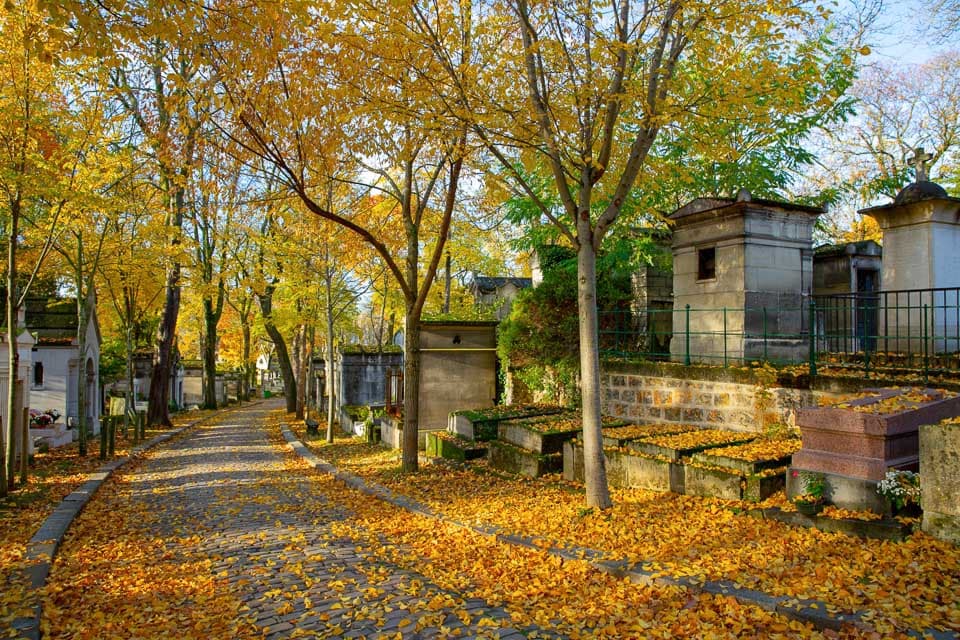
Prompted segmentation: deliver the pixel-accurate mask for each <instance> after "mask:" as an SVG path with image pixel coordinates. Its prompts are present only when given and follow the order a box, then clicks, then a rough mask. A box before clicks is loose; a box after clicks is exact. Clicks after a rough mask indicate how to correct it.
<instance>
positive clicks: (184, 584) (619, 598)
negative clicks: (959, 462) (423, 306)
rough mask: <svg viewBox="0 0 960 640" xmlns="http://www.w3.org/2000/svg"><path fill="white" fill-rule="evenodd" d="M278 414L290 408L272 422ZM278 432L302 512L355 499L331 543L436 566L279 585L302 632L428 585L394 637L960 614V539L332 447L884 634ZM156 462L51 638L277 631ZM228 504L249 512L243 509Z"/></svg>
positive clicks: (58, 573) (745, 626) (274, 477)
mask: <svg viewBox="0 0 960 640" xmlns="http://www.w3.org/2000/svg"><path fill="white" fill-rule="evenodd" d="M281 419H282V414H279V412H278V413H277V414H276V415H275V416H273V419H272V420H271V422H274V423H276V422H278V421H279V420H281ZM271 437H272V440H273V442H272V447H273V449H274V450H275V451H276V452H278V453H282V454H283V458H282V460H283V469H284V473H283V475H278V474H271V475H270V476H269V477H264V478H262V479H258V480H257V486H258V487H263V488H267V487H270V486H271V485H276V484H277V483H281V484H282V483H284V479H283V478H284V476H286V477H292V476H290V475H288V474H295V475H296V477H311V478H312V479H313V482H312V483H310V484H309V487H310V489H309V491H310V494H309V495H303V496H297V497H298V498H300V501H299V505H302V506H299V507H297V508H303V509H308V508H310V505H311V504H314V503H316V502H317V501H320V502H321V503H324V504H329V505H343V506H344V510H345V512H346V513H347V514H348V515H347V517H344V518H342V519H338V520H335V521H334V523H333V525H332V526H330V527H329V530H328V532H327V533H324V535H326V536H329V537H330V542H331V544H332V543H333V541H334V540H343V539H345V538H348V539H350V540H353V541H354V543H355V544H356V551H357V553H359V554H362V555H363V556H364V557H366V558H369V561H370V565H369V566H370V572H371V574H376V573H377V572H378V571H380V570H381V569H378V567H384V566H395V567H400V568H404V569H406V570H409V571H413V572H416V573H417V574H419V575H422V576H423V577H424V578H425V581H424V582H423V583H422V584H421V583H419V582H418V581H416V580H414V581H410V582H408V583H404V584H403V585H400V586H397V585H392V586H388V585H386V584H384V586H380V587H367V591H369V593H367V591H363V592H361V595H359V596H358V595H357V591H356V590H355V589H354V590H351V588H350V587H351V585H350V584H348V583H349V579H348V578H345V579H337V578H336V577H335V576H334V577H333V579H328V580H327V581H326V583H325V584H323V585H321V586H322V587H324V588H325V589H326V591H327V592H329V597H327V598H325V599H324V600H325V602H324V603H320V604H317V603H316V602H315V601H311V600H310V598H309V597H306V596H305V595H304V593H303V592H301V591H299V590H297V589H291V590H289V591H283V590H281V589H276V590H273V591H270V592H267V593H266V594H265V596H266V597H268V598H271V599H272V600H271V601H272V602H273V603H274V604H275V607H276V613H277V615H281V614H286V615H287V617H288V618H289V617H290V616H298V615H302V616H315V617H316V619H319V620H320V621H324V620H329V623H327V625H328V626H327V627H326V628H323V627H322V626H321V628H320V629H319V630H317V631H306V630H304V629H297V628H294V629H292V630H291V631H290V635H289V637H342V636H343V635H344V633H345V632H347V631H349V627H350V624H349V620H360V619H364V618H366V619H377V617H378V616H380V617H382V616H384V615H390V611H389V608H390V607H387V608H386V609H384V607H383V606H382V603H383V600H382V596H383V594H382V592H383V591H384V590H385V589H390V588H392V589H394V590H400V592H401V594H406V593H409V594H415V598H414V600H413V601H410V600H409V599H408V600H402V601H400V602H398V603H397V604H396V605H394V606H395V607H396V609H398V610H400V611H403V615H404V616H405V618H404V620H403V621H402V622H404V623H409V625H410V626H409V627H408V628H405V630H404V633H403V634H394V635H392V636H388V637H401V636H403V637H409V636H410V635H412V634H413V633H414V632H415V631H418V630H419V629H421V628H422V627H424V626H425V625H428V624H430V622H431V620H432V619H433V617H435V618H436V619H437V620H439V619H443V618H444V616H446V615H448V614H452V615H454V616H456V617H457V618H459V619H460V620H461V621H463V622H464V624H472V625H473V627H472V628H471V630H470V632H469V633H468V634H465V633H462V630H461V629H458V628H446V627H443V626H441V627H440V628H439V632H438V635H437V637H456V636H469V637H496V631H498V629H499V627H501V626H511V627H516V628H519V629H525V633H526V635H527V637H543V636H544V635H547V636H552V637H556V636H557V635H559V636H560V637H570V638H595V637H610V638H614V637H618V638H628V637H649V638H670V637H700V638H737V637H756V638H787V637H829V638H838V637H844V638H847V637H850V638H853V637H869V638H881V637H883V638H886V637H897V636H899V635H900V634H899V633H898V632H899V631H901V630H902V629H905V628H907V627H915V628H916V627H919V628H923V627H925V626H931V625H938V626H942V627H944V628H954V627H953V624H954V623H955V617H954V616H955V614H956V611H955V608H956V604H955V603H956V602H957V597H956V596H957V579H958V571H957V552H956V550H955V549H952V548H949V547H947V546H945V545H942V544H940V543H937V542H936V541H934V540H932V539H930V538H928V537H926V536H923V535H915V536H914V537H913V538H912V539H911V540H910V541H908V542H906V543H900V544H894V543H879V542H864V541H860V540H856V539H851V538H846V537H844V536H841V535H839V534H823V533H820V532H817V531H808V530H798V529H793V528H790V527H787V526H785V525H780V524H777V523H770V522H759V521H754V520H753V519H751V518H746V517H742V516H738V515H736V513H735V512H734V510H733V509H731V508H730V507H732V506H735V505H734V504H732V503H724V502H721V501H715V500H705V499H699V498H691V497H687V496H677V495H671V494H655V493H650V492H643V491H624V492H618V493H617V494H616V495H615V499H616V506H615V507H614V508H613V509H611V510H610V511H607V512H603V513H594V512H589V511H586V510H584V509H583V499H582V493H581V491H580V489H579V488H578V487H576V486H574V485H568V484H565V483H562V482H559V481H558V479H557V478H548V479H541V480H528V479H507V478H503V477H500V476H498V475H495V474H493V473H490V472H488V470H486V469H485V468H483V466H482V465H481V466H479V467H477V468H463V467H460V468H458V467H446V466H440V465H436V466H432V465H428V466H426V467H425V468H424V470H423V471H422V472H421V473H420V474H417V475H415V476H406V475H402V474H400V473H399V472H398V462H397V459H396V452H389V451H386V450H384V449H382V448H380V447H377V446H370V445H366V444H363V443H360V442H358V441H356V440H347V439H339V440H338V441H337V442H336V443H335V444H333V445H330V446H318V447H317V448H318V449H319V450H320V453H321V454H322V456H323V457H324V458H327V459H329V460H332V461H335V462H336V463H337V464H338V465H339V466H341V467H343V468H348V469H350V470H352V471H354V472H358V473H361V474H362V475H366V476H367V477H369V478H370V479H372V480H375V481H377V482H380V483H382V484H385V485H389V486H390V487H391V488H392V489H394V490H395V491H398V492H401V493H405V494H407V495H411V496H413V497H415V498H417V499H419V500H422V501H424V502H426V503H429V504H430V506H431V507H432V508H434V509H435V510H437V511H439V512H443V513H445V514H447V515H450V516H452V517H455V518H456V519H457V520H459V521H461V522H468V523H470V524H484V523H490V524H496V525H498V526H501V527H503V528H504V529H506V530H509V531H514V532H517V533H522V534H526V535H539V536H543V537H544V538H545V539H546V540H549V541H551V542H552V543H561V544H570V545H574V544H575V545H580V546H586V547H593V548H597V549H601V550H603V551H605V552H607V553H608V554H609V555H610V556H611V557H620V558H624V559H628V560H650V561H652V562H654V563H655V564H651V565H649V568H654V569H662V570H664V571H665V572H668V573H672V574H674V575H692V576H704V577H706V578H730V579H734V580H736V581H737V582H739V583H740V584H741V585H743V586H745V587H751V588H758V589H763V590H765V591H768V592H770V593H775V594H781V595H789V596H792V597H796V598H803V597H819V598H822V599H824V600H827V601H828V602H830V603H832V604H835V605H837V606H839V607H855V608H861V609H864V608H867V609H872V610H873V611H874V612H875V613H874V614H873V615H872V616H871V620H870V623H871V624H872V625H873V627H874V628H875V629H876V630H875V631H866V632H864V631H860V630H857V629H853V628H845V629H844V630H843V631H841V632H834V631H832V630H827V631H824V632H818V631H816V630H814V629H813V628H812V627H810V626H809V625H805V624H802V623H799V622H796V621H792V620H789V619H787V618H784V617H782V616H779V615H776V614H772V613H770V612H767V611H764V610H762V609H760V608H758V607H754V606H748V605H743V604H741V603H738V602H737V601H735V600H734V599H733V598H728V597H724V596H714V595H707V594H704V595H696V594H693V593H692V592H690V591H689V590H687V589H684V588H680V587H668V586H655V587H648V586H642V585H634V584H632V583H630V582H629V581H626V580H620V579H616V578H614V577H612V576H610V575H607V574H603V573H601V572H599V571H596V570H594V569H593V568H591V567H590V566H589V565H588V564H587V563H586V562H582V561H576V560H573V561H571V560H567V561H561V560H560V559H559V558H556V557H554V556H551V555H549V554H547V553H546V552H545V551H542V550H538V549H530V548H525V547H516V546H513V545H507V544H503V543H500V542H497V541H496V539H494V538H492V537H489V536H483V535H481V534H478V533H475V532H473V531H470V530H467V529H464V528H461V527H457V526H455V525H453V524H449V523H446V522H442V521H438V520H436V519H434V518H429V517H425V516H422V515H419V514H416V513H411V512H409V511H406V510H403V509H399V508H397V507H394V506H392V505H390V504H387V503H384V502H382V501H380V500H378V499H375V498H372V497H369V496H366V495H364V494H361V493H359V492H356V491H354V490H352V489H349V488H347V487H346V486H345V485H343V484H341V483H340V482H338V481H335V480H334V479H332V478H331V477H329V476H327V475H325V474H323V473H320V472H317V471H314V470H312V469H310V468H309V467H307V466H306V464H305V463H303V462H302V461H300V460H299V459H297V458H296V457H294V456H293V455H292V454H291V453H289V452H288V451H287V450H286V448H285V446H284V445H283V443H282V442H281V441H280V439H279V437H278V429H277V428H276V426H275V425H274V427H273V429H272V433H271ZM150 455H153V454H150ZM142 464H143V463H139V464H138V465H137V466H132V467H130V468H127V469H125V470H124V471H123V472H122V473H120V474H118V476H116V477H115V478H114V479H112V480H111V481H110V482H108V483H107V484H106V485H105V486H104V487H103V488H102V489H101V491H103V492H104V493H103V494H102V495H101V494H98V495H97V496H96V497H95V499H94V500H92V501H91V503H90V504H89V505H88V506H87V508H86V509H85V511H84V513H83V514H82V515H81V517H80V519H79V520H78V522H77V523H75V524H74V526H73V527H72V528H71V530H70V532H69V534H68V541H67V543H66V544H65V546H64V549H63V550H62V552H61V555H60V556H58V560H57V563H56V566H55V568H54V573H53V574H52V576H51V583H50V585H49V587H48V589H47V594H46V598H45V602H44V607H45V618H44V632H45V635H46V636H47V637H57V638H92V637H106V636H111V637H113V636H116V637H137V638H166V637H180V638H191V637H205V638H253V637H262V634H263V630H262V629H261V628H259V627H257V626H255V625H254V624H253V623H252V617H251V612H250V611H249V610H248V609H247V608H246V606H245V605H244V604H243V603H242V600H241V595H240V593H239V591H238V590H239V589H240V588H241V586H240V585H238V584H237V583H236V582H231V581H229V580H228V579H227V578H226V575H225V572H223V571H221V570H219V569H218V567H219V566H220V565H219V564H218V563H222V562H224V561H229V560H232V559H231V558H222V557H212V556H211V555H210V553H209V552H208V551H204V540H203V533H202V527H199V529H200V533H198V526H197V523H196V522H193V521H190V520H185V521H184V522H183V526H181V527H178V528H176V529H175V531H174V532H173V533H172V534H171V535H170V536H168V537H167V538H160V537H156V536H151V535H150V534H149V531H150V530H151V529H150V527H149V526H148V525H149V523H151V522H152V521H153V520H154V519H155V518H156V517H157V514H156V513H153V512H151V511H149V510H146V509H144V508H143V506H142V503H138V502H137V501H135V500H132V499H131V496H132V495H133V493H134V492H135V491H136V485H137V477H136V474H137V470H138V469H137V468H138V467H139V466H140V465H142ZM284 486H286V485H284ZM265 500H266V497H265ZM265 503H266V502H265ZM138 504H139V505H140V506H137V505H138ZM165 508H166V507H165ZM171 508H174V506H171ZM231 508H233V509H235V510H236V512H238V513H239V512H240V511H241V510H243V509H244V508H245V506H244V505H243V504H236V505H231ZM285 508H287V507H285ZM338 508H339V507H338ZM278 524H279V521H278ZM304 533H311V532H309V531H307V532H304V531H296V530H287V531H283V530H280V529H277V528H269V527H266V528H263V529H261V530H260V531H251V532H250V533H249V535H250V536H254V537H255V538H256V537H261V538H262V537H263V536H267V535H271V536H276V537H277V540H275V542H276V543H277V544H278V545H280V546H281V547H282V548H284V549H296V548H298V547H300V546H302V544H303V542H302V540H303V535H304ZM301 569H302V567H300V568H299V569H298V567H293V566H290V565H286V566H285V565H283V564H282V563H280V564H279V565H276V566H274V563H273V562H272V561H271V560H269V559H268V560H267V561H266V562H265V564H264V565H263V566H261V567H258V571H261V572H264V573H266V574H268V575H272V574H274V573H276V572H294V573H296V572H297V570H301ZM451 593H452V594H454V595H451ZM461 596H462V597H461ZM398 597H399V595H398ZM378 598H379V600H378ZM465 598H481V599H483V600H484V601H485V602H486V603H487V604H488V605H490V606H493V607H502V608H503V609H504V610H505V611H506V612H507V613H508V614H509V618H508V619H503V620H501V619H498V618H496V617H484V616H480V617H478V616H477V615H475V614H474V613H472V611H471V610H468V608H467V607H466V606H465ZM331 601H332V604H331ZM411 602H412V603H411ZM378 607H379V608H378ZM301 611H302V614H301V613H300V612H301ZM338 612H339V616H338V615H335V614H338ZM343 615H346V616H347V618H346V619H347V620H348V622H347V623H346V624H345V623H344V618H343ZM296 619H297V618H296V617H294V618H292V619H291V621H292V622H294V623H295V622H296ZM401 626H403V625H401ZM487 628H489V634H487V633H486V631H485V630H486V629H487ZM408 629H409V631H408ZM536 629H544V630H549V632H548V633H546V634H543V633H541V632H539V631H537V630H536ZM105 634H106V635H105Z"/></svg>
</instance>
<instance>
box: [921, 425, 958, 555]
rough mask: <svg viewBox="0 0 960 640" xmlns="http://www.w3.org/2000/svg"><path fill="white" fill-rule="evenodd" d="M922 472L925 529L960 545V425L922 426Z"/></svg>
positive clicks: (933, 534)
mask: <svg viewBox="0 0 960 640" xmlns="http://www.w3.org/2000/svg"><path fill="white" fill-rule="evenodd" d="M920 473H921V483H920V487H921V492H922V498H921V502H922V504H923V525H922V526H923V530H924V531H925V532H927V533H929V534H930V535H932V536H936V537H937V538H941V539H943V540H949V541H950V542H953V543H955V544H960V492H958V491H957V481H958V478H960V424H957V423H956V421H944V422H940V423H938V424H925V425H923V426H922V427H920Z"/></svg>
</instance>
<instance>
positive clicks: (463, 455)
mask: <svg viewBox="0 0 960 640" xmlns="http://www.w3.org/2000/svg"><path fill="white" fill-rule="evenodd" d="M426 453H427V455H428V456H432V457H435V458H444V459H446V460H457V461H459V462H465V461H467V460H474V459H476V458H482V457H483V456H485V455H486V453H487V448H486V447H484V446H481V445H478V444H476V443H474V442H470V441H468V440H464V439H461V438H458V437H453V436H451V435H450V434H448V433H446V432H443V431H433V432H430V433H427V448H426Z"/></svg>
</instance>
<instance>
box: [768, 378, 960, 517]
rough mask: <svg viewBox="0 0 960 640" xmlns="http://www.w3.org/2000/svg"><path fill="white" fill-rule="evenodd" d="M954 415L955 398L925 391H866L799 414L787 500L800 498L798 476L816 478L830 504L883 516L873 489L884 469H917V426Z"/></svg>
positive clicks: (958, 398)
mask: <svg viewBox="0 0 960 640" xmlns="http://www.w3.org/2000/svg"><path fill="white" fill-rule="evenodd" d="M957 415H960V395H957V394H955V393H948V392H944V391H940V390H931V389H924V390H918V389H872V390H868V391H867V392H864V393H863V394H862V397H858V398H856V399H853V400H849V401H846V402H840V403H839V404H838V405H834V406H825V407H812V408H806V409H802V410H801V411H800V413H799V414H798V415H797V426H799V427H800V433H801V437H802V440H803V447H802V448H801V449H800V451H798V452H797V453H795V454H794V455H793V464H792V467H791V472H790V474H789V476H788V478H787V495H788V496H790V497H793V496H796V495H798V494H801V493H803V489H804V488H803V486H801V485H802V482H801V480H802V474H803V473H804V472H807V473H819V474H823V475H824V476H825V478H826V481H827V487H828V489H827V496H826V497H827V499H828V500H829V501H830V502H832V503H833V504H835V505H837V506H838V507H842V508H844V509H854V510H861V509H871V510H872V511H874V512H876V513H884V512H885V511H886V510H887V504H886V501H885V499H884V498H882V497H880V496H879V495H878V494H877V483H878V482H880V481H881V480H883V478H884V476H885V475H886V473H887V471H888V470H889V469H906V470H910V471H916V470H917V469H918V468H919V464H920V450H919V448H920V435H919V433H920V432H919V429H920V425H922V424H933V423H936V422H939V421H940V420H943V419H945V418H950V417H954V416H957Z"/></svg>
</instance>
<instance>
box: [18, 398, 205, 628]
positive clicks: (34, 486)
mask: <svg viewBox="0 0 960 640" xmlns="http://www.w3.org/2000/svg"><path fill="white" fill-rule="evenodd" d="M208 413H210V412H200V411H194V412H187V413H182V414H179V415H177V416H175V419H174V428H176V427H179V426H182V425H184V424H187V423H188V422H190V421H193V420H197V419H199V418H202V417H203V416H204V415H207V414H208ZM166 431H168V430H167V429H148V430H147V438H148V439H149V438H152V437H154V436H156V435H159V434H161V433H165V432H166ZM131 447H132V442H131V441H130V440H127V439H124V438H122V437H118V438H117V442H116V451H115V453H116V455H117V456H118V457H120V456H125V455H127V454H128V453H129V449H130V448H131ZM99 451H100V442H99V439H97V438H93V439H92V440H91V441H90V442H88V449H87V455H86V456H80V453H79V446H78V444H77V443H73V444H71V445H67V446H65V447H59V448H56V449H51V450H50V451H49V452H47V453H38V454H36V456H35V457H34V463H33V465H32V466H31V467H30V469H29V473H28V477H27V484H26V485H22V486H17V487H16V488H15V490H14V491H11V492H10V494H9V495H8V496H7V498H5V499H3V500H0V585H2V588H0V634H2V631H3V630H4V629H6V628H8V627H9V624H10V622H11V621H12V620H13V619H14V618H17V617H19V616H23V615H27V614H28V613H29V610H28V609H27V608H26V604H27V597H26V594H25V589H24V584H23V580H22V569H23V567H24V562H23V554H24V552H25V551H26V545H27V542H28V541H29V540H30V538H31V537H32V536H33V534H34V532H35V531H36V530H37V529H38V528H39V527H40V525H41V524H43V521H44V520H45V519H46V518H47V516H49V515H50V514H51V513H52V512H53V510H54V509H55V508H56V506H57V505H58V504H59V503H60V501H61V500H62V499H63V498H64V496H66V495H67V494H69V493H70V492H72V491H73V490H74V489H76V488H77V487H79V486H80V485H81V484H83V482H84V481H85V480H86V474H88V473H90V472H92V471H96V470H97V469H98V468H99V467H100V466H101V465H102V464H103V461H101V460H100V458H99V457H98V456H99Z"/></svg>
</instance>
